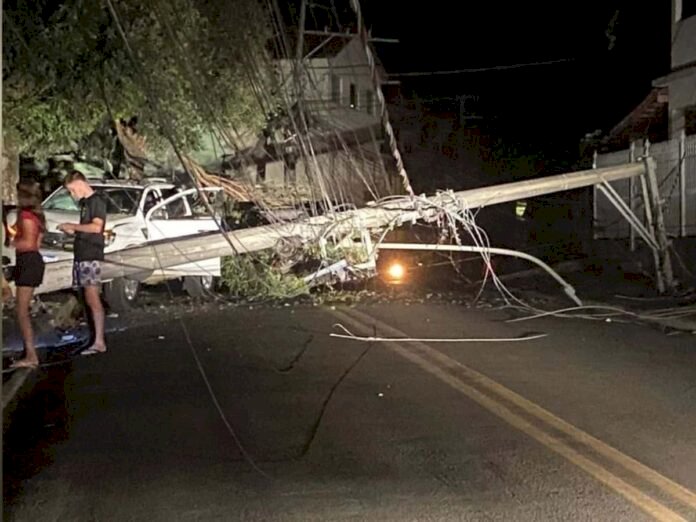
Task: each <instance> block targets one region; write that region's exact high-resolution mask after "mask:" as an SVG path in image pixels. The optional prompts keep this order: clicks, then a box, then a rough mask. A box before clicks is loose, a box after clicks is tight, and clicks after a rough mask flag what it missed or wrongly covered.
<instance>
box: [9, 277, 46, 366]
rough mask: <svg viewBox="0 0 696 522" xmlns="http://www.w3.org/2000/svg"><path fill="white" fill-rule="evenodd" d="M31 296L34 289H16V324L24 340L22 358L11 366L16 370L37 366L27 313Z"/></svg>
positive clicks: (29, 319) (32, 335)
mask: <svg viewBox="0 0 696 522" xmlns="http://www.w3.org/2000/svg"><path fill="white" fill-rule="evenodd" d="M33 295H34V289H33V288H32V287H30V286H18V287H17V305H16V306H17V309H16V313H17V323H18V324H19V329H20V331H21V332H22V339H23V340H24V358H23V359H20V360H19V361H17V362H15V363H14V364H13V365H12V366H14V367H17V368H22V367H30V368H31V367H36V366H38V364H39V356H38V355H37V353H36V347H35V346H34V330H33V329H32V327H31V315H30V313H29V306H30V305H31V298H32V296H33Z"/></svg>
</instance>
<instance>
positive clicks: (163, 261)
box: [37, 163, 646, 293]
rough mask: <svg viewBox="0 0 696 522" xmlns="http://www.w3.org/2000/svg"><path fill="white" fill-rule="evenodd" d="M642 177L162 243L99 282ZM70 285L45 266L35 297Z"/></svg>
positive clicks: (577, 175)
mask: <svg viewBox="0 0 696 522" xmlns="http://www.w3.org/2000/svg"><path fill="white" fill-rule="evenodd" d="M645 173H646V164H645V163H633V164H627V165H619V166H614V167H606V168H601V169H591V170H583V171H578V172H571V173H568V174H559V175H556V176H548V177H543V178H537V179H530V180H525V181H518V182H512V183H505V184H502V185H493V186H490V187H482V188H477V189H471V190H464V191H461V192H452V193H446V194H445V195H435V196H431V197H429V198H425V197H423V198H422V199H421V201H420V202H417V201H416V202H414V201H412V200H411V199H410V198H408V197H407V196H404V197H403V198H402V199H400V200H396V201H394V202H390V203H389V204H388V206H372V207H367V208H362V209H358V210H351V211H348V212H337V213H335V214H333V215H331V216H317V217H313V218H309V219H305V220H302V221H299V222H292V223H286V224H280V225H266V226H262V227H254V228H247V229H243V230H237V231H234V232H229V233H226V234H223V233H218V232H215V233H208V234H203V235H197V236H189V237H184V238H181V239H175V240H166V241H161V242H156V243H151V244H148V245H147V246H142V247H136V248H131V249H127V250H122V251H119V252H115V253H112V254H108V255H107V256H106V263H105V264H104V268H103V277H104V279H105V280H108V279H112V278H118V277H131V278H134V279H144V278H146V277H147V276H149V275H150V274H151V273H152V272H153V271H154V270H157V269H159V268H166V267H168V266H176V265H180V264H183V263H186V262H196V261H202V260H204V259H211V258H216V257H225V256H232V255H235V254H236V253H251V252H257V251H260V250H266V249H271V248H274V247H276V246H277V245H278V244H279V242H282V241H283V240H285V239H289V238H300V239H302V240H303V241H307V242H308V241H313V240H316V239H317V238H319V237H320V236H321V235H322V234H323V233H324V232H325V231H326V230H327V229H330V230H331V233H332V235H335V236H336V237H343V236H345V235H346V234H349V233H350V232H352V231H355V230H362V231H364V230H379V229H384V228H387V227H391V226H398V225H401V224H403V223H408V222H414V221H418V220H427V219H429V218H432V217H434V216H436V215H437V213H438V212H439V210H438V207H439V208H445V209H448V210H451V211H459V210H462V209H476V208H481V207H486V206H490V205H496V204H499V203H506V202H510V201H518V200H523V199H528V198H532V197H535V196H542V195H544V194H551V193H554V192H563V191H566V190H573V189H577V188H582V187H588V186H592V185H596V184H601V183H604V182H607V183H609V182H612V181H619V180H622V179H629V178H632V177H635V176H643V175H644V174H645ZM429 202H430V203H432V204H433V205H432V206H429V205H428V203H429ZM228 239H229V241H230V242H231V243H232V245H234V249H235V251H236V252H235V251H233V250H232V248H231V247H230V243H229V242H228ZM71 281H72V261H70V260H68V261H57V262H52V263H47V264H46V276H45V277H44V283H43V285H42V286H41V287H40V288H39V289H38V290H37V293H47V292H54V291H56V290H61V289H65V288H69V287H70V285H71Z"/></svg>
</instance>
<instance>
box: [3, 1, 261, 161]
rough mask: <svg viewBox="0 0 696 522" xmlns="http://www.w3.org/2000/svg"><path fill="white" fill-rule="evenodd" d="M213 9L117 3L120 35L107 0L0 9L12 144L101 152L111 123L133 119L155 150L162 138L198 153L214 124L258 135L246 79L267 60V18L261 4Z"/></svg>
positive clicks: (24, 148)
mask: <svg viewBox="0 0 696 522" xmlns="http://www.w3.org/2000/svg"><path fill="white" fill-rule="evenodd" d="M211 4H212V2H207V1H205V0H153V1H151V2H141V1H139V0H113V5H114V8H115V9H116V11H117V16H118V21H119V22H120V27H119V24H117V23H116V22H115V21H114V18H113V16H112V14H111V12H110V11H109V9H108V6H107V4H106V3H105V2H104V1H102V0H66V1H64V2H60V3H58V2H52V1H50V0H9V1H6V2H4V5H3V15H4V18H5V26H6V30H5V31H4V34H3V37H4V41H3V82H4V84H3V103H4V107H3V108H4V114H3V116H4V120H5V121H4V129H3V132H4V133H5V137H6V139H8V140H10V141H11V142H13V143H16V144H17V145H18V147H19V149H20V152H23V153H32V154H39V155H41V154H45V153H52V152H56V151H60V150H75V149H79V148H84V147H86V146H89V145H95V144H96V145H97V146H99V145H100V144H101V143H102V142H103V141H104V140H103V134H104V132H103V131H104V129H105V126H106V124H107V123H108V122H109V121H110V119H111V118H125V119H127V118H130V117H131V116H133V115H137V116H138V119H139V130H140V132H141V133H143V134H145V135H146V136H147V137H148V142H149V143H151V144H152V146H153V147H154V149H155V150H157V149H158V148H159V149H161V148H162V146H163V145H164V143H165V140H164V139H163V137H162V135H163V132H164V133H167V134H171V135H173V138H174V140H175V141H176V143H177V144H178V145H179V146H182V147H185V148H188V149H189V150H191V149H195V148H196V147H197V146H198V144H199V142H200V138H201V136H202V134H203V133H206V132H210V123H211V122H215V123H216V124H217V125H218V126H219V127H231V126H234V127H237V128H239V127H244V128H245V129H258V128H260V126H261V125H262V124H263V117H264V114H263V111H262V110H261V108H260V106H259V104H258V102H257V100H256V98H255V96H254V92H253V90H252V84H251V83H250V82H249V81H248V78H247V75H248V70H249V63H251V62H254V63H263V54H264V51H263V46H264V42H265V38H266V37H267V36H268V34H269V29H268V24H267V21H266V18H265V12H264V11H263V10H262V9H261V7H260V5H259V4H258V3H257V1H256V0H221V1H219V2H215V8H214V9H213V8H211V7H210V6H211ZM225 15H226V16H225ZM121 28H122V29H123V31H124V32H125V34H126V36H127V40H128V43H129V45H130V47H131V49H132V51H133V53H134V55H135V60H133V57H132V56H131V54H130V53H129V51H128V48H127V47H126V45H125V44H124V42H123V39H122V38H121V35H120V32H119V31H120V29H121ZM162 121H164V122H166V124H165V125H164V127H165V128H163V126H162ZM100 130H101V134H102V136H100V135H99V131H100Z"/></svg>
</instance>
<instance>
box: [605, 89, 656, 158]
mask: <svg viewBox="0 0 696 522" xmlns="http://www.w3.org/2000/svg"><path fill="white" fill-rule="evenodd" d="M668 100H669V91H668V89H667V87H656V88H654V89H652V90H651V91H650V93H649V94H648V95H647V96H646V97H645V98H644V99H643V101H641V102H640V104H638V106H637V107H636V108H635V109H633V110H632V111H631V112H630V113H628V114H627V115H626V116H625V117H624V118H623V119H622V120H621V121H620V122H619V123H617V124H616V125H615V126H614V128H612V129H611V130H610V131H609V132H608V133H607V134H606V136H604V138H602V140H601V145H602V146H604V147H607V148H614V147H624V146H627V145H628V144H629V143H630V142H631V141H633V140H636V139H641V138H646V137H647V138H651V140H652V139H653V136H655V135H656V134H660V133H662V132H664V131H665V130H666V123H667V117H668V111H667V104H668Z"/></svg>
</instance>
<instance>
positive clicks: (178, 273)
mask: <svg viewBox="0 0 696 522" xmlns="http://www.w3.org/2000/svg"><path fill="white" fill-rule="evenodd" d="M91 186H92V187H93V188H94V189H95V190H96V191H97V192H99V193H100V194H101V195H102V197H104V199H105V201H106V205H107V217H106V228H105V231H104V235H105V253H111V252H116V251H118V250H121V249H124V248H129V247H134V246H142V245H144V244H147V243H148V242H150V241H158V240H163V239H169V238H180V237H184V236H189V235H196V234H200V233H204V232H211V231H216V230H218V223H222V221H223V220H222V219H220V218H218V219H216V218H213V217H212V216H210V214H209V212H208V211H207V208H206V206H204V205H203V204H202V202H201V201H199V198H200V194H199V192H198V190H197V189H187V190H181V189H179V188H177V187H176V186H175V185H173V184H171V183H167V182H166V181H163V180H152V179H150V180H148V181H147V182H146V183H142V184H135V183H128V182H124V181H113V182H104V183H91ZM202 190H204V191H205V192H206V195H207V196H208V197H209V198H215V197H217V196H219V197H222V190H221V189H219V188H206V189H202ZM42 207H43V209H44V212H45V215H46V234H45V237H44V247H43V248H42V250H41V252H42V254H43V255H44V258H45V259H46V261H49V262H50V261H55V260H63V259H68V258H72V252H71V250H72V243H73V239H74V238H73V236H68V235H66V234H63V233H62V232H60V231H59V230H58V229H57V227H58V225H59V224H61V223H70V222H72V223H76V222H78V221H79V207H78V205H77V203H76V202H75V201H74V200H73V199H72V197H71V196H70V194H69V192H68V191H67V190H66V189H65V188H63V187H61V188H59V189H57V190H56V191H55V192H53V193H52V194H51V195H50V196H48V197H47V198H46V199H45V200H44V202H43V204H42ZM15 219H16V214H15V212H14V211H13V212H10V213H9V214H8V223H10V224H12V223H14V221H15ZM4 255H5V256H7V257H8V258H9V261H10V265H12V264H14V252H13V249H11V248H6V249H5V250H4ZM220 265H221V262H220V258H213V259H208V260H205V261H197V262H192V263H186V264H183V265H177V266H173V267H168V268H165V269H160V270H156V271H155V272H153V273H152V274H149V275H148V276H147V277H146V278H145V279H143V280H141V281H138V280H135V279H125V278H119V279H114V280H112V281H108V282H106V283H107V284H105V285H104V296H105V299H106V300H107V302H108V303H109V305H110V307H111V308H112V309H114V310H123V309H126V308H128V307H129V306H130V305H131V304H132V302H133V301H135V299H136V298H137V296H138V293H139V289H140V285H141V284H142V283H145V284H156V283H159V282H161V281H164V280H170V279H183V285H184V289H185V290H186V291H187V292H188V293H189V294H190V295H192V296H195V297H200V296H203V295H205V294H206V293H207V292H208V291H210V290H211V289H212V288H213V286H214V284H215V280H216V278H218V277H219V276H220V270H221V266H220ZM39 291H40V289H39Z"/></svg>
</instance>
